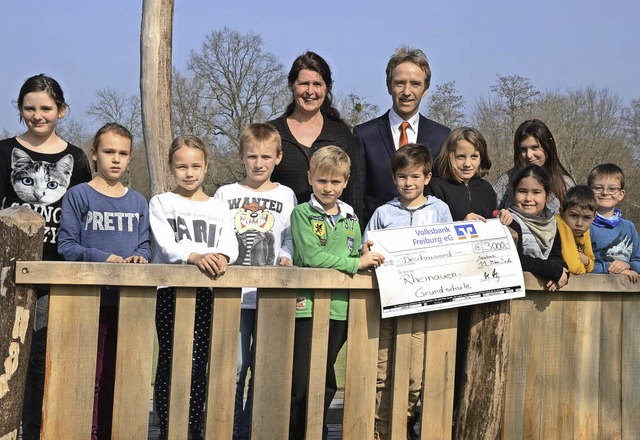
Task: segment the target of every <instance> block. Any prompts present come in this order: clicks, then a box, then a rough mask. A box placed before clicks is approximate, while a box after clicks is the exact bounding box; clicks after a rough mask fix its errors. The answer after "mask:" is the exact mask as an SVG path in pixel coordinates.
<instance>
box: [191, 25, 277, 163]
mask: <svg viewBox="0 0 640 440" xmlns="http://www.w3.org/2000/svg"><path fill="white" fill-rule="evenodd" d="M262 45H263V43H262V38H261V37H260V35H258V34H254V33H247V34H241V33H239V32H237V31H234V30H230V29H228V28H226V27H225V28H224V29H223V30H221V31H214V32H211V33H210V34H209V35H207V36H206V37H205V40H204V42H203V43H202V47H201V49H200V51H199V52H196V51H193V52H192V53H191V58H190V61H189V70H190V71H191V72H192V73H193V74H194V80H196V81H198V82H200V81H202V82H204V84H206V88H202V89H201V93H202V95H200V96H199V100H201V104H202V105H204V106H205V107H204V108H206V109H207V117H208V118H209V120H208V123H209V124H210V126H209V127H210V131H209V132H210V133H213V134H215V135H216V136H217V137H216V141H215V148H216V149H218V150H219V151H228V150H230V149H235V148H236V146H237V145H238V141H239V136H240V133H241V132H242V130H243V129H244V128H245V127H246V126H247V125H249V124H251V123H253V122H264V121H266V120H268V119H271V118H273V117H274V116H276V115H278V114H280V113H282V112H283V111H284V108H285V104H286V100H287V98H288V97H289V93H288V90H287V81H286V75H285V72H284V70H283V66H282V64H281V63H280V62H279V61H278V59H277V58H276V56H275V55H273V54H272V53H269V52H265V51H264V50H263V48H262Z"/></svg>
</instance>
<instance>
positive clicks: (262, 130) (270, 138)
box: [240, 123, 282, 156]
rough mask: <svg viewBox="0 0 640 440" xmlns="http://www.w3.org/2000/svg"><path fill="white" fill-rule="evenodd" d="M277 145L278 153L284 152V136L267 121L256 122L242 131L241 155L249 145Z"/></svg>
mask: <svg viewBox="0 0 640 440" xmlns="http://www.w3.org/2000/svg"><path fill="white" fill-rule="evenodd" d="M255 144H261V145H274V144H275V145H276V152H277V153H278V155H280V153H282V137H280V133H279V132H278V130H276V128H275V127H274V126H273V125H271V124H267V123H259V124H258V123H256V124H251V125H249V126H247V127H246V128H245V129H244V130H242V133H240V156H242V155H243V154H244V149H245V147H247V146H248V145H255Z"/></svg>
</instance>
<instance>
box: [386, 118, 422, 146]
mask: <svg viewBox="0 0 640 440" xmlns="http://www.w3.org/2000/svg"><path fill="white" fill-rule="evenodd" d="M403 122H404V119H402V118H401V117H400V116H398V114H397V113H396V112H395V111H393V109H391V110H390V111H389V124H390V125H391V135H392V136H393V144H394V145H395V146H396V150H397V149H398V143H399V142H400V124H402V123H403ZM407 122H408V123H409V127H407V139H408V142H409V143H410V144H415V143H416V142H417V140H418V123H419V122H420V113H419V112H416V114H415V115H413V116H412V117H411V118H410V119H409V120H408V121H407Z"/></svg>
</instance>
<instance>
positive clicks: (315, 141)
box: [269, 52, 362, 216]
mask: <svg viewBox="0 0 640 440" xmlns="http://www.w3.org/2000/svg"><path fill="white" fill-rule="evenodd" d="M288 80H289V89H291V91H292V93H293V98H292V101H291V103H290V104H289V105H288V106H287V110H286V111H285V113H284V115H282V116H281V117H279V118H277V119H274V120H272V121H269V123H270V124H272V125H273V126H274V127H275V128H276V129H277V130H278V132H279V133H280V136H281V137H282V152H283V156H282V161H281V162H280V164H279V165H278V166H276V168H275V170H274V171H273V175H272V176H271V179H272V180H273V181H274V182H278V183H281V184H283V185H286V186H288V187H290V188H291V189H292V190H293V192H294V193H295V194H296V197H297V199H298V203H303V202H307V201H309V199H310V197H311V187H310V186H309V183H308V180H307V171H308V170H309V159H310V158H311V155H312V154H313V153H314V152H315V151H316V150H318V149H319V148H322V147H326V146H328V145H336V146H338V147H340V148H342V149H343V150H345V152H346V153H347V154H348V155H349V157H350V158H351V176H350V178H349V184H348V185H347V188H346V190H345V191H344V193H343V195H342V197H341V198H342V199H343V200H344V201H345V202H346V203H348V204H349V205H351V206H352V207H353V209H354V210H355V212H356V214H357V215H358V216H359V215H360V213H361V211H362V210H361V205H362V196H361V192H360V188H359V179H358V175H357V172H358V171H357V170H358V167H357V163H356V153H355V143H354V139H353V135H352V134H351V129H350V128H349V126H347V125H346V124H345V123H344V122H343V121H342V119H341V118H340V113H339V112H338V110H336V108H335V107H334V106H333V103H332V98H333V96H332V94H331V88H332V85H333V80H332V78H331V69H330V68H329V65H328V64H327V62H326V61H325V60H324V59H323V58H322V57H321V56H320V55H318V54H316V53H314V52H306V53H304V54H302V55H300V56H299V57H298V58H296V59H295V61H294V62H293V65H292V66H291V70H290V71H289V76H288Z"/></svg>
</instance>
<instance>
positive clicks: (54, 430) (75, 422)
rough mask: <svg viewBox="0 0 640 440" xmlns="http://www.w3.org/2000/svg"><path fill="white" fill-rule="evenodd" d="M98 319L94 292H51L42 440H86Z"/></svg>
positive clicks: (56, 289) (62, 288)
mask: <svg viewBox="0 0 640 440" xmlns="http://www.w3.org/2000/svg"><path fill="white" fill-rule="evenodd" d="M99 317H100V287H99V286H95V287H88V286H51V291H50V293H49V326H48V329H47V361H46V364H47V366H46V368H47V370H46V377H45V391H44V403H43V411H42V435H41V438H42V439H43V440H58V439H63V438H64V439H72V438H73V439H76V438H77V439H81V438H83V439H86V438H90V437H91V420H92V415H93V396H94V390H95V379H96V356H97V347H98V320H99Z"/></svg>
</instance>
